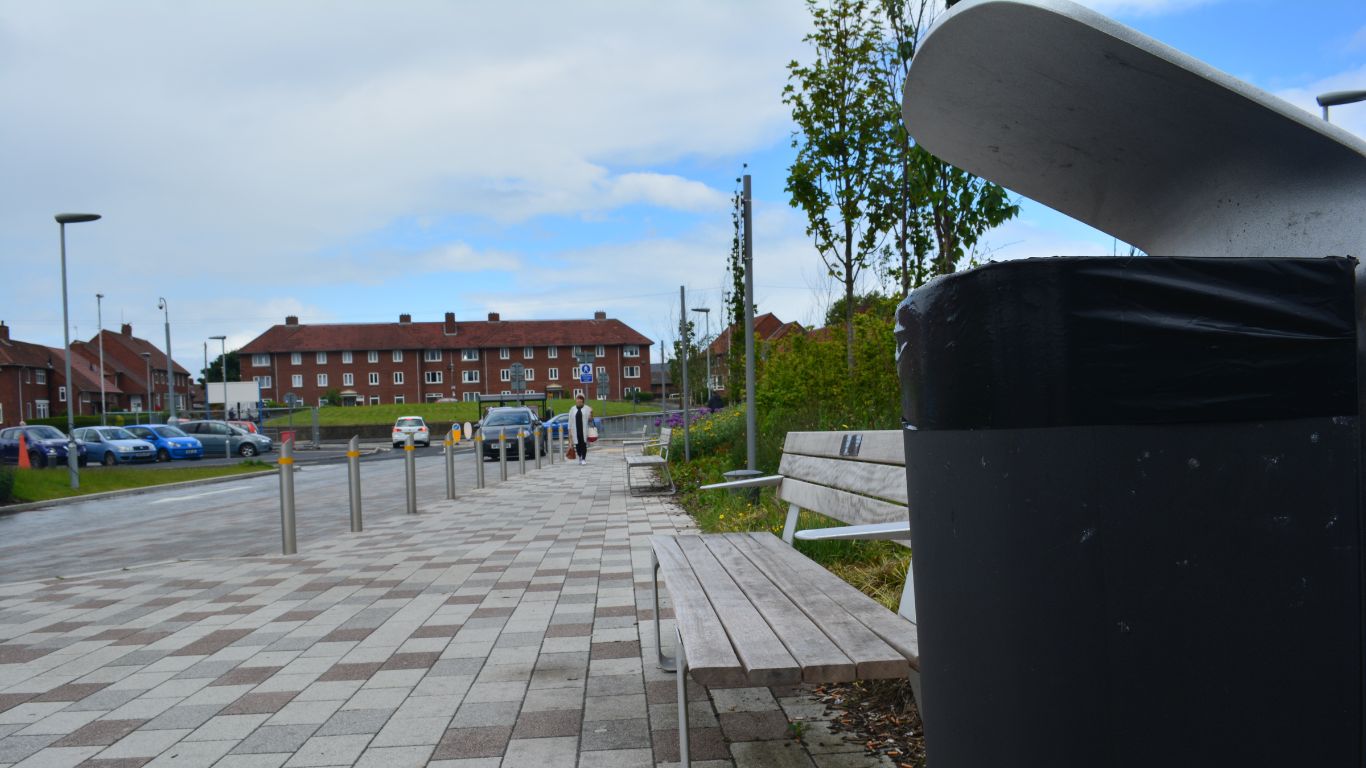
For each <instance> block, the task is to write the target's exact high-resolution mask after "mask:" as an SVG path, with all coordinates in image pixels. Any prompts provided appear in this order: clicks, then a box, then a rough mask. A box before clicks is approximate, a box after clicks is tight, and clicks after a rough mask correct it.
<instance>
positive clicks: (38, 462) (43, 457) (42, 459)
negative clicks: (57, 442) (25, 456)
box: [30, 453, 47, 469]
mask: <svg viewBox="0 0 1366 768" xmlns="http://www.w3.org/2000/svg"><path fill="white" fill-rule="evenodd" d="M30 463H31V464H33V466H35V467H37V468H38V469H46V468H47V454H46V453H40V454H38V458H36V459H34V460H33V461H32V462H30Z"/></svg>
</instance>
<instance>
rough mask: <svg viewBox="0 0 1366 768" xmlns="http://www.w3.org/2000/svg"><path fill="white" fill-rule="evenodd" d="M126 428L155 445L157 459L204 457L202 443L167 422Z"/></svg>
mask: <svg viewBox="0 0 1366 768" xmlns="http://www.w3.org/2000/svg"><path fill="white" fill-rule="evenodd" d="M127 429H128V431H129V432H132V433H133V434H134V435H137V436H138V437H140V438H142V439H143V440H146V441H147V442H149V443H151V444H152V445H155V446H156V449H157V461H170V460H172V459H201V458H203V457H204V444H203V443H201V442H199V440H197V439H196V438H193V437H190V436H189V435H187V434H185V432H184V430H182V429H181V428H180V427H173V426H171V425H169V424H134V425H133V426H131V427H128V428H127Z"/></svg>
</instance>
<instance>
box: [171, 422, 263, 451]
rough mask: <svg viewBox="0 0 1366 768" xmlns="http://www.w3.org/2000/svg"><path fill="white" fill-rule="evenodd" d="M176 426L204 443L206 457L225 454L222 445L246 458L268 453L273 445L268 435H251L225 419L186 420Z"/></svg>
mask: <svg viewBox="0 0 1366 768" xmlns="http://www.w3.org/2000/svg"><path fill="white" fill-rule="evenodd" d="M176 426H177V427H180V429H181V431H183V432H185V434H187V435H190V436H192V437H195V438H198V440H199V442H201V443H203V444H204V457H205V458H208V459H212V458H214V457H215V456H223V455H225V452H224V445H226V446H227V450H228V451H231V452H232V453H235V454H237V455H238V456H242V457H246V458H249V457H252V456H256V455H257V454H261V453H270V452H271V451H272V450H274V447H275V444H274V443H273V442H272V441H271V439H270V438H269V437H266V436H265V435H253V434H251V433H250V432H248V431H246V430H245V429H242V428H241V427H235V426H233V425H231V424H229V423H227V422H226V421H186V422H182V423H180V424H177V425H176Z"/></svg>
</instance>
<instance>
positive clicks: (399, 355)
mask: <svg viewBox="0 0 1366 768" xmlns="http://www.w3.org/2000/svg"><path fill="white" fill-rule="evenodd" d="M394 362H396V363H401V362H403V350H401V349H396V350H394Z"/></svg>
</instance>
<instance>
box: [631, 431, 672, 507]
mask: <svg viewBox="0 0 1366 768" xmlns="http://www.w3.org/2000/svg"><path fill="white" fill-rule="evenodd" d="M672 437H673V430H672V429H670V428H669V427H664V428H663V429H661V430H659V437H658V438H657V439H655V440H647V441H644V442H634V441H632V442H628V445H640V446H641V451H640V453H639V454H630V453H628V454H626V457H625V459H626V489H627V491H629V492H630V493H631V495H633V496H640V495H642V494H645V493H673V492H674V491H675V490H676V488H675V486H674V480H673V474H672V473H670V472H669V440H670V439H672ZM633 469H646V470H649V469H657V470H659V471H660V473H661V476H662V479H663V481H664V482H663V483H662V484H655V485H636V484H634V483H632V479H631V470H633Z"/></svg>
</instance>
